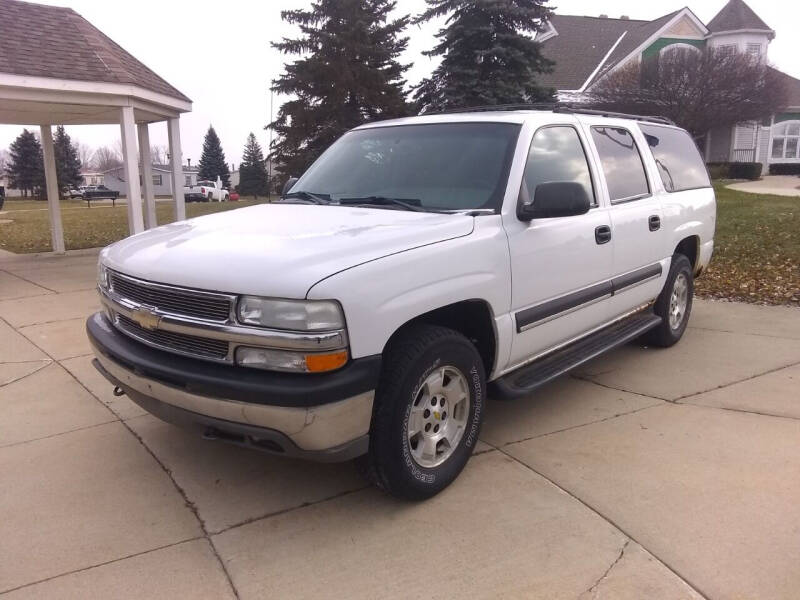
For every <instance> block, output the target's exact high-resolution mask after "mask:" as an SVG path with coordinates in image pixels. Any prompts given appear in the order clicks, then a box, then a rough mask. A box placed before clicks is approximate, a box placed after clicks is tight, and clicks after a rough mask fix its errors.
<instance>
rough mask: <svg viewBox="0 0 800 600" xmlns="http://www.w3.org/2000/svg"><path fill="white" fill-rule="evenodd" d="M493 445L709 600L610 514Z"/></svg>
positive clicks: (707, 599)
mask: <svg viewBox="0 0 800 600" xmlns="http://www.w3.org/2000/svg"><path fill="white" fill-rule="evenodd" d="M484 443H487V444H488V442H484ZM489 445H490V446H492V444H489ZM493 447H494V448H495V450H497V451H498V452H500V453H502V454H503V455H505V456H507V457H508V458H510V459H511V460H513V461H514V462H515V463H517V464H519V465H521V466H522V467H524V468H525V469H528V470H529V471H530V472H531V473H534V474H536V475H538V476H539V477H541V478H542V479H544V480H545V481H547V482H548V483H549V484H550V485H552V486H553V487H555V488H556V489H557V490H559V491H561V492H563V493H564V494H566V495H567V496H569V497H570V498H572V499H573V500H575V501H576V502H578V503H579V504H581V505H582V506H583V507H585V508H586V509H588V510H590V511H591V512H593V513H594V514H596V515H597V516H598V517H600V518H601V519H603V520H604V521H605V522H606V523H608V524H609V525H611V526H612V527H613V528H614V529H616V530H617V531H619V532H620V533H621V534H622V535H624V536H625V537H626V538H628V539H629V540H631V541H634V542H636V543H637V544H639V546H641V547H642V548H644V549H645V550H646V551H647V552H649V553H650V554H651V555H652V556H653V557H654V558H655V559H656V560H658V561H659V562H660V563H661V564H662V565H664V567H665V568H666V569H667V570H668V571H669V572H670V573H672V574H673V575H675V576H676V577H677V578H678V579H680V580H681V581H683V582H684V583H685V584H686V585H687V586H689V587H690V588H691V589H692V590H694V591H695V593H697V594H698V595H699V596H700V597H701V598H704V599H705V600H709V596H708V595H707V594H704V593H703V592H702V591H701V590H700V588H699V587H698V586H697V585H695V584H694V583H692V582H691V581H690V580H689V579H688V578H686V577H685V576H683V575H681V574H680V572H678V571H677V570H676V569H675V568H674V567H672V566H671V565H670V564H669V563H668V562H666V561H665V560H664V559H662V558H661V557H660V556H658V554H656V553H655V552H653V551H652V550H650V549H649V548H647V547H646V546H645V545H644V544H642V543H641V542H640V541H639V540H637V539H636V538H635V537H634V536H633V535H631V534H630V533H629V532H628V531H626V530H625V529H623V528H622V527H621V526H620V525H618V524H617V523H616V522H615V521H614V520H613V519H612V518H611V517H608V516H606V515H605V514H603V513H602V512H600V510H598V509H597V508H595V507H594V506H592V505H591V504H589V502H588V501H586V500H583V499H581V498H579V497H578V496H576V495H575V494H573V493H572V492H570V491H569V490H568V489H566V488H564V487H562V486H560V485H559V484H558V483H556V482H555V481H554V480H552V479H550V478H549V477H547V475H545V474H544V473H541V472H539V471H537V470H536V469H534V468H533V467H532V466H530V465H528V464H526V463H524V462H523V461H521V460H520V459H518V458H517V457H515V456H513V455H512V454H509V453H508V452H506V451H505V450H504V449H503V448H502V447H497V446H493Z"/></svg>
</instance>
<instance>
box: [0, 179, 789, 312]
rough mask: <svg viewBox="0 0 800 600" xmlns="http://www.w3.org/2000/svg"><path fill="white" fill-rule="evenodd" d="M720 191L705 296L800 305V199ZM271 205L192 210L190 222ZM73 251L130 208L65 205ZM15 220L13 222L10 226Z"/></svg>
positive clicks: (15, 233) (45, 233)
mask: <svg viewBox="0 0 800 600" xmlns="http://www.w3.org/2000/svg"><path fill="white" fill-rule="evenodd" d="M715 188H716V192H717V233H716V238H715V246H716V247H715V249H714V258H713V260H712V261H711V266H710V267H709V269H708V270H707V271H706V272H705V273H704V274H703V276H702V277H700V279H698V280H697V286H696V287H697V294H698V295H699V296H705V297H711V298H724V299H729V300H740V301H744V302H759V303H765V304H793V305H797V306H800V233H799V232H800V198H787V197H783V196H768V195H758V194H747V193H744V192H736V191H733V190H729V189H727V188H725V187H724V186H723V184H722V183H718V184H716V185H715ZM258 202H263V200H260V201H256V200H254V199H249V200H243V201H239V202H224V203H217V202H212V203H190V204H187V205H186V213H187V216H189V217H196V216H199V215H205V214H209V213H213V212H218V211H222V210H231V209H234V208H240V207H242V206H250V205H252V204H257V203H258ZM46 209H47V205H46V204H45V203H43V202H36V201H32V200H9V201H7V202H6V205H5V207H4V209H3V210H4V211H5V212H4V213H3V214H0V249H3V250H9V251H11V252H47V251H49V250H50V225H49V222H48V219H47V210H46ZM156 212H157V215H158V222H159V224H164V223H169V222H171V221H172V204H171V203H169V202H157V203H156ZM62 215H63V220H64V236H65V238H66V244H67V248H68V249H78V248H92V247H96V246H105V245H107V244H110V243H111V242H113V241H115V240H118V239H121V238H123V237H125V236H126V235H127V234H128V224H127V208H126V207H125V206H124V205H123V206H117V207H116V208H112V207H111V206H110V205H109V206H105V205H99V204H95V205H93V206H92V207H91V208H86V203H85V202H82V201H80V200H65V201H63V202H62ZM4 219H11V220H12V221H13V222H11V223H3V222H2V220H4Z"/></svg>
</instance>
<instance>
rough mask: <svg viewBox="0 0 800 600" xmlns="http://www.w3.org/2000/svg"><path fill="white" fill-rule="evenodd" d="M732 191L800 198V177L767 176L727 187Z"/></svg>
mask: <svg viewBox="0 0 800 600" xmlns="http://www.w3.org/2000/svg"><path fill="white" fill-rule="evenodd" d="M727 187H729V188H730V189H732V190H737V191H740V192H749V193H751V194H775V195H776V196H797V197H800V176H797V175H766V176H765V177H763V178H762V179H759V180H758V181H745V182H742V183H732V184H731V185H729V186H727Z"/></svg>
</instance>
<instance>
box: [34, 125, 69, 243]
mask: <svg viewBox="0 0 800 600" xmlns="http://www.w3.org/2000/svg"><path fill="white" fill-rule="evenodd" d="M40 133H41V136H42V155H43V157H44V179H45V185H46V188H47V209H48V211H49V214H50V241H51V243H52V245H53V252H55V253H56V254H64V251H65V250H64V228H63V226H62V225H61V200H60V198H59V195H58V177H57V175H56V154H55V150H54V148H53V130H52V127H51V126H50V125H42V126H41V129H40Z"/></svg>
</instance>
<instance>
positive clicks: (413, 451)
mask: <svg viewBox="0 0 800 600" xmlns="http://www.w3.org/2000/svg"><path fill="white" fill-rule="evenodd" d="M383 365H384V367H383V372H382V374H381V379H380V381H379V383H378V389H377V391H376V395H375V404H374V407H373V413H372V423H371V427H370V440H369V452H368V454H367V455H366V456H363V457H361V458H360V459H359V460H358V463H359V464H358V466H359V469H360V470H361V472H362V474H364V475H365V476H366V477H367V479H368V480H370V481H371V482H372V483H373V484H375V485H377V486H378V487H379V488H381V489H383V490H384V491H386V492H388V493H389V494H391V495H392V496H395V497H398V498H404V499H408V500H423V499H425V498H430V497H431V496H434V495H436V494H438V493H439V492H440V491H442V490H443V489H444V488H446V487H447V486H448V485H450V483H452V481H453V480H454V479H455V478H456V477H458V474H459V473H460V472H461V470H462V469H463V468H464V465H466V463H467V460H469V457H470V455H471V454H472V451H473V449H474V448H475V445H476V444H477V442H478V435H479V433H480V429H481V423H482V421H483V413H484V403H485V398H486V375H485V373H484V367H483V362H482V360H481V357H480V355H479V354H478V351H477V349H476V348H475V346H474V345H473V344H472V343H471V342H470V341H469V340H468V339H467V338H466V337H464V336H463V335H461V334H460V333H458V332H457V331H454V330H452V329H447V328H445V327H439V326H436V325H414V326H411V327H409V328H408V329H407V330H406V331H405V332H403V333H401V334H400V335H399V337H397V339H395V340H393V341H392V342H391V343H390V346H389V348H388V349H387V350H386V352H385V353H384V361H383ZM440 383H443V384H445V386H446V387H447V389H446V390H439V384H440ZM443 397H444V398H445V399H444V401H442V398H443ZM429 404H430V406H429ZM426 407H427V408H426ZM437 408H438V409H439V410H436V409H437ZM448 409H451V414H449V415H448V414H447V410H448ZM410 427H414V428H415V429H416V430H417V431H416V433H414V434H413V436H409V434H408V432H409V428H410ZM440 427H441V430H440ZM448 431H449V435H448V434H447V432H448ZM459 431H460V434H459ZM437 436H440V437H441V438H442V439H439V440H437ZM448 438H449V440H451V442H452V443H451V442H450V441H448ZM426 450H427V451H428V452H427V454H426Z"/></svg>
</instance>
